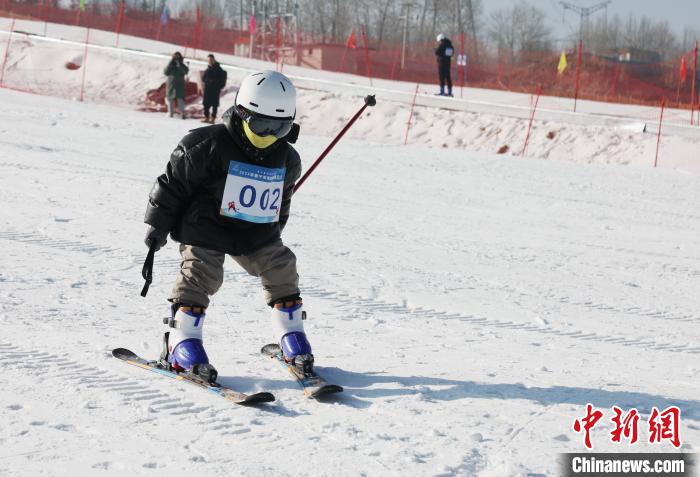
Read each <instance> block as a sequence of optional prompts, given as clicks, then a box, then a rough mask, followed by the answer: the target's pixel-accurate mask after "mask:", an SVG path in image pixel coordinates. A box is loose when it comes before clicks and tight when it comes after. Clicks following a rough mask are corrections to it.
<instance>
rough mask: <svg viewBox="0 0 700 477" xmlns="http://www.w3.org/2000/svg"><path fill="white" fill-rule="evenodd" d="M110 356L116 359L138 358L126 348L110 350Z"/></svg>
mask: <svg viewBox="0 0 700 477" xmlns="http://www.w3.org/2000/svg"><path fill="white" fill-rule="evenodd" d="M112 356H114V357H115V358H117V359H134V358H138V355H137V354H136V353H134V352H133V351H131V350H128V349H126V348H115V349H113V350H112Z"/></svg>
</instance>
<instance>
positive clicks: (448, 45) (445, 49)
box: [435, 38, 454, 66]
mask: <svg viewBox="0 0 700 477" xmlns="http://www.w3.org/2000/svg"><path fill="white" fill-rule="evenodd" d="M453 55H454V47H453V46H452V42H451V41H450V39H449V38H443V39H442V40H440V44H439V45H438V47H437V48H435V56H437V62H438V64H439V65H440V66H449V65H450V60H452V56H453Z"/></svg>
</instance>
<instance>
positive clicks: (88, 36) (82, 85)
mask: <svg viewBox="0 0 700 477" xmlns="http://www.w3.org/2000/svg"><path fill="white" fill-rule="evenodd" d="M88 43H90V28H89V27H88V29H87V35H86V36H85V52H84V53H83V80H82V83H81V84H80V101H81V102H82V101H83V99H84V98H85V70H86V69H87V54H88Z"/></svg>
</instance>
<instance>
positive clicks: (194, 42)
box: [192, 7, 202, 58]
mask: <svg viewBox="0 0 700 477" xmlns="http://www.w3.org/2000/svg"><path fill="white" fill-rule="evenodd" d="M196 15H197V17H196V19H197V22H196V23H195V25H194V38H193V39H192V58H196V57H197V48H198V47H199V42H198V41H197V39H198V38H199V30H200V28H202V13H201V12H200V11H199V7H197V13H196Z"/></svg>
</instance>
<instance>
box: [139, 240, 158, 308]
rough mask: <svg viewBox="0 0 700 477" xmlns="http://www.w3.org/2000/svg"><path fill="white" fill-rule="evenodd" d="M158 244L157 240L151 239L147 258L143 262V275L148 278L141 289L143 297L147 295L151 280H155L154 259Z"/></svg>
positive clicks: (145, 278)
mask: <svg viewBox="0 0 700 477" xmlns="http://www.w3.org/2000/svg"><path fill="white" fill-rule="evenodd" d="M157 245H158V244H156V241H155V240H151V245H150V246H149V247H148V255H146V260H145V261H144V262H143V268H142V269H141V276H142V277H143V279H144V280H146V283H144V284H143V288H142V289H141V296H143V297H145V296H146V294H147V293H148V288H149V287H150V286H151V282H153V261H154V259H155V257H156V247H157Z"/></svg>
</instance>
